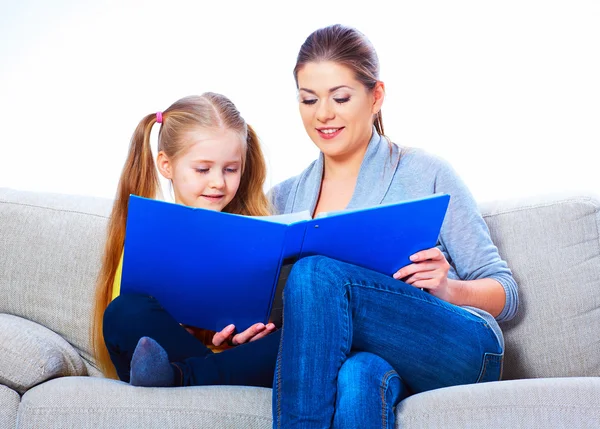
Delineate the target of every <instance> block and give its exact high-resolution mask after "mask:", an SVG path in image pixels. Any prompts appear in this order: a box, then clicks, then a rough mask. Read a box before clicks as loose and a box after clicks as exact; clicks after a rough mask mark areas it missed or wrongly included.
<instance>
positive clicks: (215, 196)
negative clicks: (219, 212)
mask: <svg viewBox="0 0 600 429" xmlns="http://www.w3.org/2000/svg"><path fill="white" fill-rule="evenodd" d="M202 196H203V197H204V198H206V199H207V200H209V201H218V200H220V199H221V198H223V197H224V195H202Z"/></svg>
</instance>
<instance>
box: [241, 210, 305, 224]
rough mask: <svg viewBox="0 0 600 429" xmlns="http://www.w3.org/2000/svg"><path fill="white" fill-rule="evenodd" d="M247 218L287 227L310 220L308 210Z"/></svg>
mask: <svg viewBox="0 0 600 429" xmlns="http://www.w3.org/2000/svg"><path fill="white" fill-rule="evenodd" d="M248 217H252V218H255V219H261V220H266V221H269V222H277V223H283V224H287V225H289V224H292V223H294V222H298V221H301V220H310V219H311V217H310V212H309V211H308V210H304V211H301V212H296V213H287V214H280V215H271V216H248Z"/></svg>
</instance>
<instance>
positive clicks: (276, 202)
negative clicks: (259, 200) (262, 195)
mask: <svg viewBox="0 0 600 429" xmlns="http://www.w3.org/2000/svg"><path fill="white" fill-rule="evenodd" d="M317 162H318V161H317V160H315V161H313V162H312V163H311V164H310V165H309V166H308V167H307V168H306V169H304V171H302V172H301V173H300V174H297V175H295V176H292V177H289V178H287V179H285V180H283V181H281V182H279V183H277V184H276V185H274V186H273V187H272V188H271V189H270V190H269V191H268V192H267V197H268V198H269V201H270V202H271V205H272V206H273V208H274V210H275V213H283V212H284V210H285V205H286V203H287V200H288V198H289V196H290V194H292V193H294V192H296V190H297V188H298V185H299V183H300V181H302V180H303V178H305V180H306V178H307V177H308V176H310V173H311V172H312V171H313V170H314V168H315V165H316V164H317Z"/></svg>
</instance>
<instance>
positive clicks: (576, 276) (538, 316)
mask: <svg viewBox="0 0 600 429" xmlns="http://www.w3.org/2000/svg"><path fill="white" fill-rule="evenodd" d="M111 205H112V201H111V200H110V199H105V198H99V197H90V196H76V195H61V194H51V193H43V192H30V191H22V190H15V189H8V188H0V291H1V292H0V293H1V295H0V428H15V427H16V428H20V429H29V428H95V429H99V428H107V429H108V428H111V429H112V428H144V429H151V428H171V427H172V428H257V429H258V428H263V429H267V428H270V427H271V389H267V388H255V387H244V386H239V387H237V386H236V387H225V386H211V387H185V388H141V387H132V386H130V385H128V384H126V383H123V382H120V381H117V380H111V379H107V378H104V377H103V376H102V374H101V373H100V372H99V371H98V369H97V367H96V364H95V362H94V358H93V356H92V354H91V347H90V341H89V332H90V320H91V317H90V314H91V310H92V300H93V293H94V284H95V279H96V275H97V273H98V270H99V266H100V259H101V253H102V249H103V243H104V236H105V230H106V225H107V220H108V216H109V213H110V209H111ZM480 208H481V211H482V213H483V216H484V218H485V221H486V222H487V224H488V226H489V228H490V231H491V234H492V238H493V240H494V242H495V243H496V244H497V246H498V248H499V251H500V254H501V255H502V257H503V258H504V259H506V261H507V262H508V264H509V266H510V267H511V269H512V270H513V273H514V276H515V279H516V280H517V282H518V284H519V295H520V308H519V313H518V316H517V317H516V318H515V319H513V320H512V321H510V322H508V323H506V324H504V325H503V329H504V332H505V339H506V352H505V362H504V373H503V379H502V381H499V382H491V383H484V384H475V385H464V386H456V387H451V388H445V389H439V390H435V391H430V392H426V393H421V394H417V395H414V396H411V397H409V398H408V399H406V400H405V401H403V402H402V403H401V404H400V405H399V406H398V407H397V409H396V415H397V427H402V428H570V429H572V428H593V427H600V200H599V199H598V197H596V196H595V195H590V194H576V193H570V194H550V195H539V196H535V197H529V198H519V199H512V200H503V201H489V202H482V203H480Z"/></svg>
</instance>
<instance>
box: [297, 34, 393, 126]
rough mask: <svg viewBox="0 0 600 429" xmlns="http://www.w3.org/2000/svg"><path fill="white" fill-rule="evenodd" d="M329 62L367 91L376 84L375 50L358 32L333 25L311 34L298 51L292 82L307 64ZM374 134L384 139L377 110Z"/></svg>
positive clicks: (377, 79)
mask: <svg viewBox="0 0 600 429" xmlns="http://www.w3.org/2000/svg"><path fill="white" fill-rule="evenodd" d="M322 61H331V62H334V63H337V64H339V65H342V66H346V67H347V68H349V69H350V70H352V71H353V72H354V75H355V77H356V79H357V80H358V81H359V82H361V83H362V84H363V85H364V86H365V87H366V88H367V89H368V90H373V88H375V85H376V84H377V82H378V81H379V58H378V57H377V52H375V48H374V47H373V45H372V44H371V42H370V41H369V39H367V37H366V36H365V35H364V34H362V33H361V32H360V31H358V30H356V29H354V28H351V27H346V26H343V25H341V24H335V25H331V26H328V27H324V28H320V29H318V30H315V31H314V32H312V33H311V34H310V35H309V36H308V37H307V38H306V40H305V41H304V43H303V44H302V46H301V47H300V52H298V58H297V59H296V67H294V79H295V80H296V87H297V86H298V72H299V71H300V70H301V69H302V67H304V65H305V64H307V63H311V62H322ZM373 125H375V128H376V129H377V132H378V133H379V134H380V135H382V136H384V132H383V120H382V117H381V110H380V111H379V112H378V113H377V114H376V115H375V117H374V118H373Z"/></svg>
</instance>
